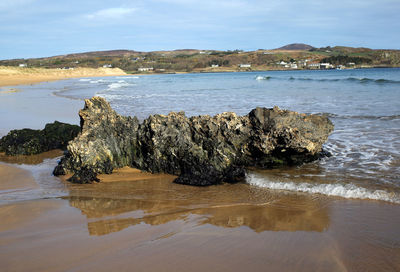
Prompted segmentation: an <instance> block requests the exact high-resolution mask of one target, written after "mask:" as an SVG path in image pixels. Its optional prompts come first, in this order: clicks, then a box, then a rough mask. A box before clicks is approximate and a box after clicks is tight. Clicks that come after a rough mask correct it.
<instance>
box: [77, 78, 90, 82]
mask: <svg viewBox="0 0 400 272" xmlns="http://www.w3.org/2000/svg"><path fill="white" fill-rule="evenodd" d="M79 81H91V79H90V78H81V79H79Z"/></svg>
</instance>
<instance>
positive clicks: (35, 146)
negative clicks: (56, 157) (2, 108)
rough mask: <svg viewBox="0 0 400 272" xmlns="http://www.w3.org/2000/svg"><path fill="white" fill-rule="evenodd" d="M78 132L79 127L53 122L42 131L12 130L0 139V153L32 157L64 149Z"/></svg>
mask: <svg viewBox="0 0 400 272" xmlns="http://www.w3.org/2000/svg"><path fill="white" fill-rule="evenodd" d="M79 132H80V127H79V126H76V125H70V124H65V123H61V122H58V121H55V122H54V123H51V124H46V126H45V128H44V129H43V130H34V129H28V128H25V129H20V130H12V131H10V132H9V133H8V134H7V135H6V136H4V137H3V138H1V139H0V152H5V153H6V155H11V156H14V155H33V154H39V153H42V152H46V151H49V150H52V149H64V150H65V149H66V147H67V144H68V142H69V141H70V140H72V139H73V138H75V137H76V136H77V135H78V133H79Z"/></svg>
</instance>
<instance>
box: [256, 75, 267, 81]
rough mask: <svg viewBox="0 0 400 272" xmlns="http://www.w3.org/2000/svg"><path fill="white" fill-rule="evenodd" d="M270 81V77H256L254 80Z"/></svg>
mask: <svg viewBox="0 0 400 272" xmlns="http://www.w3.org/2000/svg"><path fill="white" fill-rule="evenodd" d="M269 79H271V77H270V76H256V80H269Z"/></svg>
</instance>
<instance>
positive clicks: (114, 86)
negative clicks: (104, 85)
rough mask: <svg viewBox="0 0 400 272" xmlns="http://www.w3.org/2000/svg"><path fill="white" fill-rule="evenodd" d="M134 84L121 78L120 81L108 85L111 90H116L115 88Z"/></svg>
mask: <svg viewBox="0 0 400 272" xmlns="http://www.w3.org/2000/svg"><path fill="white" fill-rule="evenodd" d="M131 85H132V84H130V83H128V82H126V81H124V80H119V81H118V82H114V83H111V84H109V85H108V89H109V90H114V89H120V88H123V87H127V86H131Z"/></svg>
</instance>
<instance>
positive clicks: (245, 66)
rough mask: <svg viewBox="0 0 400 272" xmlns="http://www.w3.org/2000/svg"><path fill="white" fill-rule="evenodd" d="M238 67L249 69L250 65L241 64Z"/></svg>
mask: <svg viewBox="0 0 400 272" xmlns="http://www.w3.org/2000/svg"><path fill="white" fill-rule="evenodd" d="M239 67H240V68H250V67H251V64H250V63H242V64H239Z"/></svg>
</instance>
